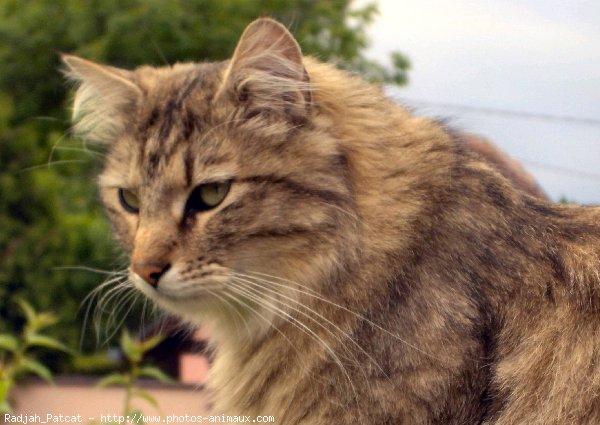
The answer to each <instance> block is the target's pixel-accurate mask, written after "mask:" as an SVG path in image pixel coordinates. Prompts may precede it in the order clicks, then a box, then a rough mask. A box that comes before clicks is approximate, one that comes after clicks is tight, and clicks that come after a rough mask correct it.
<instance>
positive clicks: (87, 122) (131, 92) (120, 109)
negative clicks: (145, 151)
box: [60, 54, 142, 144]
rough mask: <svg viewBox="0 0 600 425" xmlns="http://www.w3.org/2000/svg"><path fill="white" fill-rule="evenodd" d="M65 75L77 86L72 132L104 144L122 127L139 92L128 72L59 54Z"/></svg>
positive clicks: (136, 100) (139, 94) (115, 135)
mask: <svg viewBox="0 0 600 425" xmlns="http://www.w3.org/2000/svg"><path fill="white" fill-rule="evenodd" d="M60 57H61V59H62V61H63V63H64V64H65V66H66V69H65V70H64V73H65V75H66V76H67V77H68V78H69V79H70V80H71V81H73V82H75V84H77V85H78V88H77V92H76V93H75V98H74V101H73V123H74V126H73V129H74V132H75V134H77V135H78V136H80V137H83V138H85V139H87V140H89V141H91V142H95V143H100V144H107V143H110V142H111V141H112V140H114V138H115V137H117V136H118V135H119V134H120V133H121V132H122V131H123V129H124V126H125V123H126V116H127V113H128V112H129V111H130V110H131V109H132V108H133V107H134V106H135V105H136V104H137V102H138V101H139V100H140V98H141V96H142V91H141V90H140V88H139V87H138V86H137V85H136V84H135V82H134V80H133V74H132V73H131V72H130V71H126V70H122V69H118V68H113V67H110V66H105V65H99V64H97V63H94V62H91V61H88V60H86V59H82V58H80V57H77V56H73V55H66V54H61V55H60Z"/></svg>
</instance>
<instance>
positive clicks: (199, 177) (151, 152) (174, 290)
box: [63, 18, 357, 332]
mask: <svg viewBox="0 0 600 425" xmlns="http://www.w3.org/2000/svg"><path fill="white" fill-rule="evenodd" d="M63 60H64V62H65V64H66V66H67V73H68V75H69V76H70V77H71V78H72V80H74V81H75V82H76V83H77V85H78V90H77V92H76V95H75V100H74V122H75V125H74V129H75V131H76V133H77V134H78V135H80V136H81V137H83V138H84V139H87V140H89V141H93V142H96V143H101V144H103V145H105V146H106V147H107V152H108V153H107V156H106V162H105V167H104V170H103V172H102V173H101V175H100V177H99V185H100V190H101V196H102V200H103V202H104V204H105V206H106V210H107V212H108V215H109V216H110V219H111V221H112V223H113V225H114V226H113V227H114V229H115V232H116V235H117V237H118V239H119V240H120V241H121V243H122V245H123V246H124V248H125V250H126V251H127V252H128V253H129V254H130V258H131V264H130V271H131V278H132V280H133V281H134V282H135V284H136V286H137V287H138V288H139V289H140V290H141V291H142V292H144V293H145V294H146V295H147V296H148V297H149V298H151V299H153V300H154V301H156V302H157V303H158V304H159V305H161V306H163V307H164V308H166V309H168V310H170V311H172V312H174V313H177V314H180V315H182V316H183V317H185V318H187V319H189V320H191V321H214V322H215V326H219V325H220V324H224V323H226V322H228V321H230V322H231V323H234V322H236V321H237V320H241V319H240V318H243V319H244V320H245V321H246V325H247V324H248V323H254V324H256V325H257V326H265V327H267V326H266V325H268V324H269V323H272V321H274V320H279V319H281V318H283V317H285V316H284V315H285V314H288V313H289V311H290V310H291V309H293V308H296V307H295V306H296V304H295V303H297V302H305V301H306V300H307V299H309V298H310V297H311V296H314V295H315V293H319V292H320V289H321V288H319V285H322V284H323V282H327V281H329V282H330V281H331V277H332V276H334V275H335V274H336V273H338V272H339V269H340V268H343V267H344V263H345V262H347V261H348V260H349V258H350V257H351V252H350V251H352V250H353V249H354V248H355V242H354V239H355V238H356V233H357V231H356V225H357V224H356V223H357V222H356V217H355V215H356V211H355V207H354V201H353V196H352V182H351V181H350V177H349V170H348V167H349V166H348V163H347V161H346V158H345V155H344V152H343V151H342V150H341V148H340V147H339V145H338V143H337V142H336V138H335V137H336V136H335V134H334V131H333V130H332V128H333V127H332V126H331V123H330V121H329V120H328V119H327V117H326V116H324V114H323V113H322V112H321V111H320V105H319V91H318V90H319V85H318V82H315V81H314V80H313V79H312V77H311V75H310V72H309V70H308V71H307V68H306V66H305V61H306V60H305V59H304V58H303V56H302V54H301V52H300V48H299V46H298V43H297V42H296V41H295V40H294V38H293V37H292V35H291V34H290V33H289V32H288V31H287V30H286V29H285V27H283V26H282V25H280V24H279V23H277V22H275V21H273V20H270V19H265V18H263V19H259V20H257V21H254V22H253V23H252V24H250V25H249V26H248V28H247V29H246V30H245V32H244V33H243V35H242V37H241V39H240V41H239V43H238V45H237V47H236V49H235V52H234V54H233V57H232V59H231V60H229V61H224V62H218V63H199V64H176V65H174V66H167V67H162V68H152V67H141V68H138V69H136V70H133V71H127V70H122V69H117V68H113V67H109V66H105V65H99V64H95V63H93V62H90V61H87V60H84V59H81V58H78V57H74V56H63ZM315 291H316V292H315ZM310 294H312V295H310ZM307 297H308V298H307ZM236 326H239V323H237V324H236ZM242 329H243V327H242ZM255 330H256V329H252V331H253V332H254V331H255Z"/></svg>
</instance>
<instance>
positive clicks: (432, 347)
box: [64, 19, 600, 425]
mask: <svg viewBox="0 0 600 425" xmlns="http://www.w3.org/2000/svg"><path fill="white" fill-rule="evenodd" d="M64 60H65V62H66V64H67V66H68V67H69V75H71V77H72V78H74V79H75V80H76V81H77V82H78V83H79V84H80V89H79V91H78V93H77V95H76V99H75V103H76V105H78V107H77V109H78V111H80V113H79V114H77V115H78V116H77V117H76V118H77V119H79V120H83V121H80V123H85V124H84V125H83V124H80V126H79V127H77V126H76V127H75V128H76V129H77V128H80V127H81V126H83V129H84V133H85V134H84V135H85V136H87V137H90V138H92V139H94V140H99V139H101V140H102V141H103V142H104V143H107V144H109V146H110V152H109V154H108V156H107V160H106V165H105V169H104V171H103V172H102V175H101V176H100V179H99V181H100V186H101V193H102V199H103V201H104V203H105V205H106V209H107V211H108V214H109V216H110V218H111V220H112V222H113V224H114V228H115V232H116V234H117V236H118V237H119V239H120V240H121V241H122V244H123V246H124V247H125V249H126V250H127V252H129V253H130V255H131V258H132V264H133V265H134V266H135V265H140V264H142V265H143V264H160V265H168V266H169V267H168V269H167V268H165V272H164V274H162V276H161V277H160V280H159V281H158V284H157V285H156V286H155V287H153V286H151V285H149V284H147V283H146V282H144V281H143V280H142V279H141V278H140V277H139V276H137V275H136V274H135V273H132V279H133V280H134V281H135V283H136V285H137V286H138V287H139V289H140V290H141V291H143V292H144V293H145V294H146V295H147V296H148V297H149V298H151V299H152V300H154V301H155V302H156V303H158V304H159V305H160V306H162V307H163V308H165V309H167V310H169V311H171V312H173V313H176V314H179V315H180V316H182V317H184V318H185V319H187V320H189V321H191V322H193V323H202V324H204V325H208V326H211V327H212V332H213V333H212V335H213V340H212V342H211V344H212V345H213V347H214V350H215V359H214V365H213V367H212V370H211V373H210V379H209V387H210V390H211V392H212V395H213V400H214V410H215V412H218V413H225V414H231V415H234V414H245V415H274V416H275V417H276V419H277V421H278V422H277V423H281V424H307V425H308V424H310V425H318V424H323V425H325V424H331V423H340V424H379V425H381V424H477V423H479V424H488V425H492V424H493V425H509V424H510V425H512V424H531V425H532V424H539V425H542V424H544V425H548V424H595V423H600V400H599V395H600V371H599V366H598V365H599V361H600V312H599V308H600V277H599V270H600V210H599V209H598V208H591V207H589V208H584V207H575V206H558V205H551V204H548V203H546V202H544V201H542V200H538V199H535V198H533V197H530V196H528V195H526V194H524V193H523V192H520V191H518V190H516V189H515V188H514V187H513V186H512V185H511V184H510V183H509V182H508V181H507V180H505V179H504V178H503V177H502V176H501V175H500V174H499V173H498V172H497V171H496V170H495V169H494V168H493V167H492V166H490V165H489V164H488V163H487V162H484V161H482V160H481V158H480V157H479V156H475V155H473V154H472V153H470V152H471V151H470V150H469V149H467V148H466V147H465V146H464V142H463V141H462V139H461V138H460V137H457V136H456V135H455V134H453V132H452V131H450V130H449V129H447V128H444V127H443V126H441V125H440V124H438V123H435V122H431V121H429V120H427V119H424V118H419V117H416V116H413V115H411V114H410V113H409V112H408V111H406V110H405V109H403V108H401V107H399V106H398V105H396V104H394V103H392V102H390V101H388V100H387V99H386V98H384V96H383V95H382V93H381V92H380V90H379V88H377V87H374V86H371V85H369V84H367V83H365V82H364V81H363V80H361V79H360V78H358V77H354V76H351V75H349V74H347V73H345V72H343V71H340V70H337V69H335V68H334V67H333V66H331V65H328V64H323V63H319V62H318V61H315V60H313V59H311V58H303V57H302V55H301V54H300V50H299V47H298V45H297V43H296V42H295V41H294V39H293V37H292V36H291V35H290V34H289V33H288V32H287V30H286V29H285V28H284V27H283V26H281V25H279V24H278V23H276V22H274V21H272V20H269V19H260V20H258V21H255V22H254V23H252V24H251V25H250V26H249V28H248V29H247V30H246V32H245V33H244V35H243V36H242V38H241V40H240V42H239V44H238V47H237V49H236V51H235V54H234V57H233V58H232V60H231V61H226V62H221V63H202V64H177V65H174V66H172V67H164V68H150V67H142V68H139V69H136V70H135V71H123V70H118V71H117V70H114V69H111V68H106V67H100V66H99V65H96V64H93V63H91V62H88V61H85V60H83V59H80V58H75V57H72V56H67V57H65V58H64ZM107 88H108V89H107ZM106 111H110V113H106ZM88 123H89V124H88ZM92 123H95V125H97V126H98V128H97V129H96V130H95V129H94V126H93V125H92ZM106 128H110V129H111V131H110V132H107V131H106ZM109 139H110V140H109ZM214 181H231V182H232V186H231V190H230V192H229V194H228V195H227V197H226V198H225V200H224V201H223V203H221V204H220V205H219V206H217V207H216V208H213V209H210V210H207V211H203V212H197V213H195V214H191V215H190V214H186V212H185V205H186V202H187V199H188V197H189V196H190V194H191V193H192V191H193V189H194V188H195V187H197V186H198V185H199V184H202V183H205V182H214ZM119 188H127V189H129V190H131V191H134V192H136V193H137V195H138V197H139V200H140V211H139V213H138V214H134V213H130V212H127V211H125V210H124V209H123V208H122V206H121V205H120V204H119V200H118V195H117V193H118V189H119Z"/></svg>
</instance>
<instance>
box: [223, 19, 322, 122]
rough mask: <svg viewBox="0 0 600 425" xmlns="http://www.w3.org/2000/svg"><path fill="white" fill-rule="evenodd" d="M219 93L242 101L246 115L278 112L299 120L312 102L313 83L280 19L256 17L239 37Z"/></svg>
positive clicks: (295, 120) (296, 45)
mask: <svg viewBox="0 0 600 425" xmlns="http://www.w3.org/2000/svg"><path fill="white" fill-rule="evenodd" d="M219 92H220V93H223V92H229V93H233V94H234V95H235V99H236V100H237V101H239V102H240V103H242V104H245V106H246V110H247V116H248V117H250V116H255V115H257V114H263V113H264V114H265V115H273V114H275V115H280V116H285V117H286V118H288V119H291V120H292V121H294V122H297V121H302V120H303V119H304V118H305V116H306V114H307V112H308V110H309V109H310V106H311V105H312V86H311V83H310V78H309V75H308V72H307V71H306V68H305V67H304V62H303V57H302V52H301V50H300V46H299V45H298V42H297V41H296V40H295V39H294V37H293V36H292V34H291V33H290V32H289V31H288V30H287V28H286V27H284V26H283V25H282V24H280V23H279V22H277V21H275V20H273V19H270V18H259V19H257V20H255V21H254V22H252V23H250V25H248V27H246V29H245V30H244V33H243V34H242V36H241V37H240V40H239V42H238V44H237V47H236V49H235V52H234V54H233V57H232V58H231V61H230V63H229V65H228V67H227V70H226V72H225V74H224V77H223V83H222V85H221V88H220V90H219Z"/></svg>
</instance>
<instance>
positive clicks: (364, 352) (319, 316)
mask: <svg viewBox="0 0 600 425" xmlns="http://www.w3.org/2000/svg"><path fill="white" fill-rule="evenodd" d="M237 275H239V273H238V274H237ZM245 277H246V279H243V278H240V277H239V276H236V277H235V278H236V279H239V280H241V281H243V282H245V283H248V284H250V285H256V286H258V287H259V288H261V289H263V290H265V291H268V292H271V293H273V294H276V295H278V296H280V297H282V298H284V299H287V300H289V301H292V302H293V303H295V304H296V305H298V306H300V307H304V308H305V309H307V311H309V312H310V313H312V314H314V315H316V316H317V317H318V318H319V319H321V320H323V321H325V323H327V324H328V325H330V326H332V327H333V328H334V329H335V330H336V331H338V332H339V334H340V335H342V336H343V337H345V338H346V339H348V340H349V341H350V342H352V344H354V346H355V347H356V348H358V349H359V350H360V351H361V352H362V353H363V354H364V355H365V356H367V358H368V359H369V360H370V361H371V363H372V364H373V365H374V366H375V367H377V368H378V369H379V371H380V372H381V373H382V374H383V375H384V376H385V377H386V378H387V379H390V378H389V376H387V374H386V373H385V371H384V370H383V368H382V367H381V366H380V365H379V363H378V362H377V361H376V360H375V359H374V358H373V357H372V356H371V355H370V354H369V353H368V352H367V351H366V350H365V349H364V348H363V347H362V346H361V345H360V344H359V343H358V342H356V341H355V340H354V339H353V338H352V337H351V336H350V335H349V334H348V333H347V332H345V331H344V330H343V329H341V328H340V327H339V326H338V325H336V324H335V323H333V322H332V321H331V320H329V319H327V318H326V317H325V316H323V315H322V314H320V313H319V312H317V311H316V310H314V309H311V308H309V307H307V306H305V305H302V304H300V303H298V300H296V299H294V298H292V297H289V296H287V295H284V294H282V293H280V292H278V291H276V290H274V289H272V288H269V287H267V286H266V285H261V284H260V283H258V282H253V281H251V280H249V279H252V277H251V276H245ZM254 279H257V278H254ZM265 282H266V281H265ZM288 307H290V308H292V309H294V310H295V311H297V312H298V313H300V314H302V315H303V316H305V317H307V318H309V319H310V320H312V321H313V322H315V323H316V324H317V325H319V326H321V327H322V328H323V329H325V330H326V331H328V332H329V333H330V334H332V335H333V336H336V335H335V333H334V332H332V331H331V330H329V329H327V328H326V327H325V326H324V325H323V324H322V323H321V322H319V321H318V320H316V319H315V318H314V317H312V316H310V315H309V314H307V313H305V312H303V311H301V310H300V309H297V308H295V307H293V306H291V305H288ZM338 341H339V342H340V344H342V346H344V348H346V349H347V350H348V351H349V352H351V350H349V349H348V348H347V347H346V344H345V343H344V342H343V341H342V340H341V339H339V338H338ZM353 357H354V356H353ZM354 361H355V362H357V359H356V357H354ZM357 365H360V363H358V362H357ZM361 370H362V368H361Z"/></svg>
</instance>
